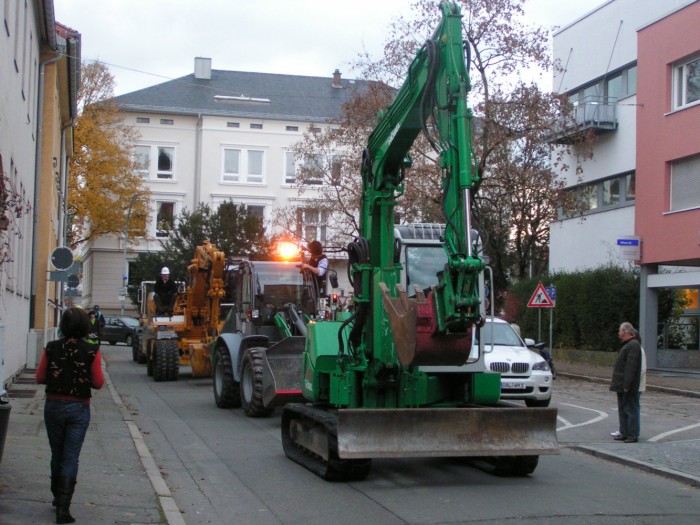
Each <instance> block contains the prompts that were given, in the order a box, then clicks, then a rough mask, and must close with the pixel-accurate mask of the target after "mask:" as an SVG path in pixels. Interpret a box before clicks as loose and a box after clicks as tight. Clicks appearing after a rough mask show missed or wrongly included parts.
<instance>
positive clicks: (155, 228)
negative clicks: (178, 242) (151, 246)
mask: <svg viewBox="0 0 700 525" xmlns="http://www.w3.org/2000/svg"><path fill="white" fill-rule="evenodd" d="M154 204H155V209H154V215H153V228H152V230H151V234H152V235H153V236H154V237H158V238H161V239H163V238H165V237H168V235H158V233H159V232H162V231H164V230H160V229H159V228H158V211H159V209H160V206H161V204H172V205H173V224H172V226H173V228H174V227H175V225H176V224H177V216H178V213H179V212H178V201H177V200H176V199H169V198H167V197H159V198H157V199H155V201H154Z"/></svg>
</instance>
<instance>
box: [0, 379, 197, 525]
mask: <svg viewBox="0 0 700 525" xmlns="http://www.w3.org/2000/svg"><path fill="white" fill-rule="evenodd" d="M105 379H106V383H105V386H104V388H102V390H99V391H97V392H95V391H93V398H92V404H91V406H92V418H91V423H90V428H89V430H88V434H87V437H86V439H85V444H84V445H83V451H82V454H81V456H80V471H79V473H78V484H77V485H76V487H75V494H74V496H73V502H72V505H71V513H72V514H73V516H74V517H75V518H76V520H77V522H78V523H90V524H95V525H108V524H115V525H116V524H124V523H129V524H163V523H169V524H170V525H178V524H179V525H184V523H185V522H184V520H183V519H182V516H181V514H180V512H179V511H178V509H177V507H176V506H175V504H174V502H173V500H172V498H171V497H170V492H169V490H168V488H167V486H166V485H165V483H164V482H163V479H162V477H160V472H159V471H158V469H157V467H156V465H155V463H154V462H153V459H152V458H151V456H150V453H149V452H148V449H147V448H146V447H145V445H144V444H143V439H142V438H141V435H140V432H139V430H138V428H137V427H136V425H135V424H134V423H133V421H131V415H130V414H129V413H128V411H126V409H125V408H124V407H123V404H122V402H121V399H120V397H119V394H118V393H117V392H116V390H115V389H114V387H113V385H112V382H111V381H110V380H109V374H105ZM9 395H10V399H11V402H12V411H11V413H10V422H9V428H8V431H7V439H6V442H5V451H4V455H3V459H2V463H0V523H2V525H30V524H31V525H33V524H44V523H46V524H48V523H54V522H55V513H54V511H53V507H51V499H52V495H51V490H50V486H49V477H50V476H49V462H50V458H51V454H50V452H49V444H48V439H47V437H46V431H45V429H44V423H43V418H44V410H43V408H44V386H43V385H36V384H35V381H34V371H33V370H28V371H25V373H23V374H22V375H21V376H20V377H19V378H18V380H17V382H15V383H14V384H13V385H12V387H11V388H10V390H9Z"/></svg>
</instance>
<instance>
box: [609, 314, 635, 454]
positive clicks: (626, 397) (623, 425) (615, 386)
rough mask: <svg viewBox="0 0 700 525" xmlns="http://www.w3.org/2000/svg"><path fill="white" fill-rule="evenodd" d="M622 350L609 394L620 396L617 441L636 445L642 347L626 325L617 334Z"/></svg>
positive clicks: (616, 362) (625, 323) (629, 326)
mask: <svg viewBox="0 0 700 525" xmlns="http://www.w3.org/2000/svg"><path fill="white" fill-rule="evenodd" d="M617 335H618V337H619V338H620V341H621V342H622V346H621V347H620V351H619V352H618V355H617V359H616V360H615V364H614V366H613V375H612V382H611V384H610V390H611V391H613V392H616V393H617V412H618V418H619V420H620V430H619V432H620V435H619V436H615V437H614V439H615V440H616V441H624V442H625V443H636V442H637V441H638V440H639V385H640V381H641V370H642V347H641V345H640V344H639V341H638V339H637V331H636V330H635V329H634V326H632V324H631V323H628V322H624V323H622V324H621V325H620V329H619V330H618V332H617Z"/></svg>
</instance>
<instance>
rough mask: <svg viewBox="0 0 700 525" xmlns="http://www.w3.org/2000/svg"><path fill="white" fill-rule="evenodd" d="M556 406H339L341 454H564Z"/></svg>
mask: <svg viewBox="0 0 700 525" xmlns="http://www.w3.org/2000/svg"><path fill="white" fill-rule="evenodd" d="M556 419H557V409H556V408H518V407H513V408H511V407H498V408H495V407H484V408H478V407H474V408H471V407H470V408H410V409H344V410H338V456H339V457H340V458H341V459H349V458H385V457H447V456H464V457H474V456H529V455H533V456H539V455H542V454H559V446H558V444H557V432H556Z"/></svg>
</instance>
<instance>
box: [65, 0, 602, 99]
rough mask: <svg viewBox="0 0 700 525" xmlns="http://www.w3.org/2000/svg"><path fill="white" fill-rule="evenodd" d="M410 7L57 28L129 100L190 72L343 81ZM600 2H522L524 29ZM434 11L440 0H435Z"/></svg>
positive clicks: (91, 9) (341, 0) (88, 0)
mask: <svg viewBox="0 0 700 525" xmlns="http://www.w3.org/2000/svg"><path fill="white" fill-rule="evenodd" d="M410 3H411V0H54V6H55V10H56V20H57V21H58V22H60V23H61V24H63V25H67V26H68V27H70V28H72V29H75V30H76V31H78V32H80V33H81V34H82V58H83V60H95V59H97V60H101V61H102V62H105V63H106V64H108V65H109V67H110V71H111V72H112V74H113V75H114V77H115V79H116V82H117V87H116V91H115V94H117V95H120V94H123V93H129V92H131V91H135V90H138V89H142V88H144V87H148V86H151V85H154V84H158V83H161V82H164V81H166V80H169V79H172V78H178V77H181V76H184V75H188V74H190V73H192V72H193V70H194V58H195V57H197V56H201V57H208V58H211V59H212V68H213V69H226V70H233V71H254V72H259V73H282V74H292V75H310V76H327V77H330V76H331V75H332V73H333V71H334V70H335V69H336V68H337V69H339V70H340V71H341V72H342V73H343V76H344V77H345V78H353V77H355V76H356V72H354V71H352V70H351V69H350V65H349V64H350V62H351V61H352V60H353V59H355V58H356V57H357V55H358V54H359V53H361V52H362V51H363V49H366V50H367V51H369V52H370V53H371V55H372V56H373V57H379V56H380V55H381V51H382V46H383V43H384V41H385V39H386V35H387V32H388V28H389V26H390V23H391V20H392V18H394V17H396V16H397V15H398V14H400V13H402V12H404V13H405V12H407V11H408V9H407V8H408V6H409V5H410ZM603 3H605V0H527V2H526V4H525V5H526V10H527V17H528V22H530V23H533V24H539V25H543V26H545V27H552V26H564V25H567V24H568V23H570V22H572V21H574V20H575V19H576V18H578V17H579V16H581V15H583V14H585V13H587V12H589V11H590V10H591V9H594V8H595V7H597V6H599V5H601V4H603ZM436 4H437V1H436Z"/></svg>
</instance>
